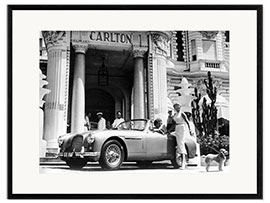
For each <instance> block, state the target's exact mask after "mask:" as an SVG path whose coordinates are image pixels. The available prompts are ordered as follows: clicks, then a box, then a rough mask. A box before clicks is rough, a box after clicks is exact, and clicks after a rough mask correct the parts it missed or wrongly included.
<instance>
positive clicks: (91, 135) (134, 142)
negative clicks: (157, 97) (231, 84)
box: [58, 119, 199, 170]
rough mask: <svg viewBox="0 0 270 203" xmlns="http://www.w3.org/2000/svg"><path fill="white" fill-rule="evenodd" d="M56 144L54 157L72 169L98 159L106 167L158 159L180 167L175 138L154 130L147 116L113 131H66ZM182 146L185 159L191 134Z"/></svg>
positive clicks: (193, 144)
mask: <svg viewBox="0 0 270 203" xmlns="http://www.w3.org/2000/svg"><path fill="white" fill-rule="evenodd" d="M58 143H59V148H60V151H59V153H58V156H59V157H60V159H62V160H64V161H65V162H66V163H67V165H68V166H69V167H70V168H73V169H80V168H82V167H84V166H85V165H86V164H87V162H88V161H90V162H96V161H98V162H99V164H100V166H101V167H102V168H103V169H106V170H115V169H119V168H120V167H121V165H122V163H123V162H137V164H138V166H139V167H140V166H145V165H149V164H151V163H152V162H153V161H162V160H170V161H171V163H172V165H173V166H174V167H175V168H179V167H180V163H179V159H178V158H177V152H176V151H177V150H176V139H175V137H174V136H173V135H171V134H161V133H159V132H155V131H154V130H153V122H152V121H150V120H147V119H133V120H130V121H127V122H123V123H121V124H120V125H119V126H118V128H117V129H115V130H103V131H100V130H94V131H91V130H90V131H87V132H84V133H81V134H66V135H63V136H60V137H59V138H58ZM185 145H186V149H187V152H188V158H194V157H195V156H196V151H197V148H196V142H195V141H194V139H192V138H191V136H190V137H187V138H186V140H185ZM198 150H199V149H198Z"/></svg>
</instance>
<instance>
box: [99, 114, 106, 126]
mask: <svg viewBox="0 0 270 203" xmlns="http://www.w3.org/2000/svg"><path fill="white" fill-rule="evenodd" d="M102 115H103V113H102V112H98V113H97V116H98V130H105V129H106V120H105V119H104V118H103V117H102Z"/></svg>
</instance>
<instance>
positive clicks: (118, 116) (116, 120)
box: [112, 111, 125, 129]
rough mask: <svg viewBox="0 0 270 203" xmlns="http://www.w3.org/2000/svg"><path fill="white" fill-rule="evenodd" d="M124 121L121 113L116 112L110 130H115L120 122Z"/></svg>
mask: <svg viewBox="0 0 270 203" xmlns="http://www.w3.org/2000/svg"><path fill="white" fill-rule="evenodd" d="M124 121H125V120H124V119H123V118H122V115H121V112H120V111H117V113H116V119H115V120H114V121H113V124H112V128H113V129H115V128H117V127H118V125H119V124H120V123H122V122H124Z"/></svg>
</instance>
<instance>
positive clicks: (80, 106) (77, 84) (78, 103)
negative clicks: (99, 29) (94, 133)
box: [71, 44, 88, 133]
mask: <svg viewBox="0 0 270 203" xmlns="http://www.w3.org/2000/svg"><path fill="white" fill-rule="evenodd" d="M73 47H74V48H75V54H76V55H75V65H74V78H73V90H72V107H71V108H72V111H71V132H72V133H81V132H83V131H84V114H85V53H86V51H87V48H88V45H84V44H80V45H77V44H76V45H73Z"/></svg>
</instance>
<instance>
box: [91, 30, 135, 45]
mask: <svg viewBox="0 0 270 203" xmlns="http://www.w3.org/2000/svg"><path fill="white" fill-rule="evenodd" d="M89 39H90V41H95V42H112V43H122V44H131V34H130V33H119V32H101V31H90V34H89Z"/></svg>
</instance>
